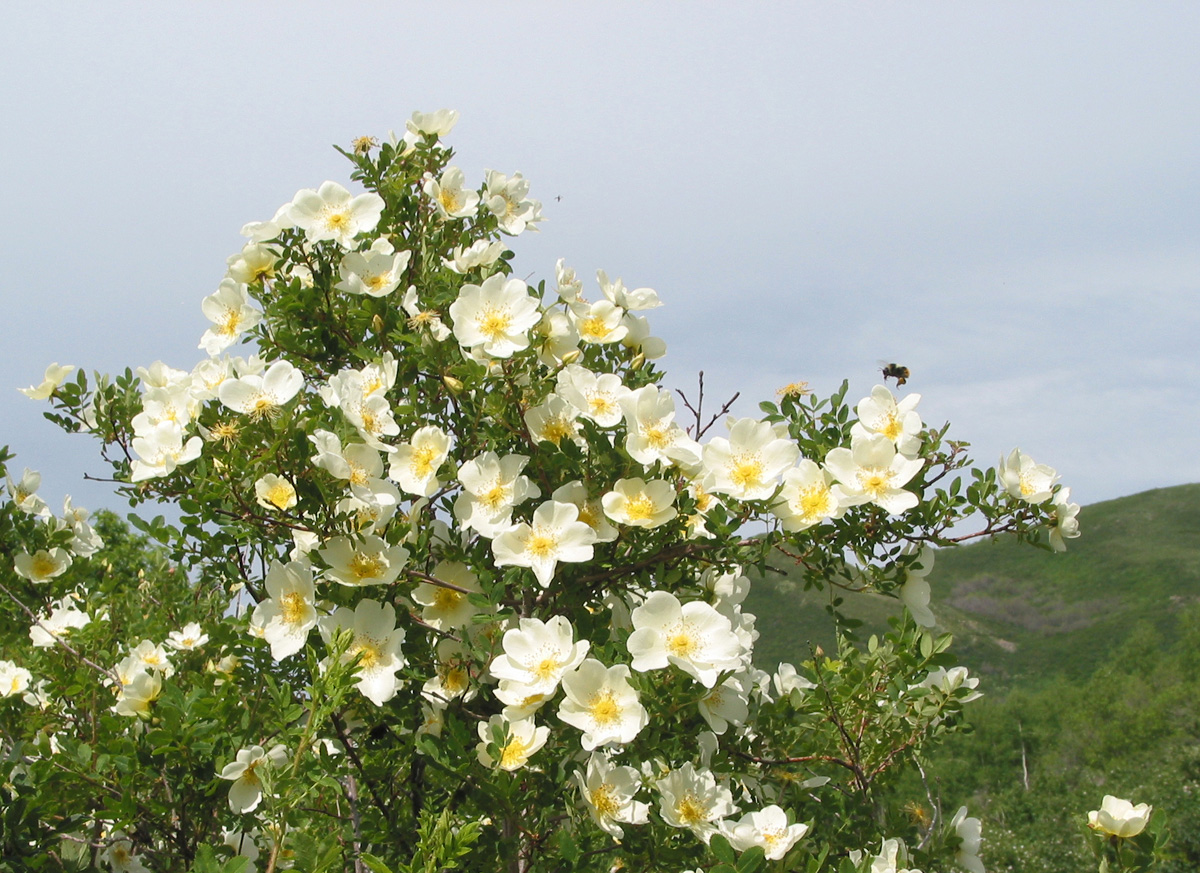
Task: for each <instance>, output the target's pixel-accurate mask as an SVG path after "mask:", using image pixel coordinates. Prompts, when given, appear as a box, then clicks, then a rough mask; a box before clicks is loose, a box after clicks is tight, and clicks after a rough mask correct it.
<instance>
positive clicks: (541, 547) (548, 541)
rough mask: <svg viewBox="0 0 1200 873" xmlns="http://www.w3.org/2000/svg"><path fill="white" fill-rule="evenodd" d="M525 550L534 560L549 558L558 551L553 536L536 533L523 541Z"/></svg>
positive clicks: (540, 532) (556, 542)
mask: <svg viewBox="0 0 1200 873" xmlns="http://www.w3.org/2000/svg"><path fill="white" fill-rule="evenodd" d="M525 550H526V551H527V552H529V554H531V555H533V557H535V558H539V559H545V558H551V557H553V556H554V553H555V552H556V551H557V550H558V540H557V539H556V538H555V537H554V535H553V534H548V533H545V532H542V531H536V532H534V533H533V534H531V535H530V537H529V539H528V540H526V541H525Z"/></svg>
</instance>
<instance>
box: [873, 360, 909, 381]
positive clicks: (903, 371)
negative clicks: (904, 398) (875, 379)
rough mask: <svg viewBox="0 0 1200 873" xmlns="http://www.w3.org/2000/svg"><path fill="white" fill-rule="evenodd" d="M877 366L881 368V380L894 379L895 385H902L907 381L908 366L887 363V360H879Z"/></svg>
mask: <svg viewBox="0 0 1200 873" xmlns="http://www.w3.org/2000/svg"><path fill="white" fill-rule="evenodd" d="M879 366H880V367H882V368H883V381H885V382H886V381H887V380H888V379H895V380H896V384H897V385H903V384H904V383H905V382H907V381H908V377H909V375H910V374H909V372H908V367H902V366H900V365H899V364H889V363H888V362H887V361H880V362H879Z"/></svg>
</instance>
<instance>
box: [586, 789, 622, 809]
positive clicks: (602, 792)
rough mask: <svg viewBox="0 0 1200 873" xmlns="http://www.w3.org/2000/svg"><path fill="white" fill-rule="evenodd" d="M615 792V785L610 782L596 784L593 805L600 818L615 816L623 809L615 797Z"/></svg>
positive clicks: (592, 798)
mask: <svg viewBox="0 0 1200 873" xmlns="http://www.w3.org/2000/svg"><path fill="white" fill-rule="evenodd" d="M614 793H615V791H614V790H613V786H612V785H611V784H610V783H608V782H605V783H603V784H602V785H598V786H596V789H595V790H594V791H593V792H592V796H591V801H592V807H593V808H594V809H595V810H596V815H598V816H599V817H600V818H614V817H616V815H617V813H618V812H620V811H621V807H620V805H619V804H618V803H617V801H616V799H615V798H614V797H613V794H614Z"/></svg>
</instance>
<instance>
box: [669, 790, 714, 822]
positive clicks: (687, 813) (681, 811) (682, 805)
mask: <svg viewBox="0 0 1200 873" xmlns="http://www.w3.org/2000/svg"><path fill="white" fill-rule="evenodd" d="M675 815H676V816H678V818H679V820H680V821H681V822H683V823H684V824H685V825H687V826H688V827H691V826H692V825H697V824H703V823H704V822H706V821H708V804H706V803H705V802H704V800H703V798H699V797H696V795H694V794H692V793H691V792H690V791H689V792H688V793H687V794H685V795H683V797H681V798H679V800H677V801H676V802H675Z"/></svg>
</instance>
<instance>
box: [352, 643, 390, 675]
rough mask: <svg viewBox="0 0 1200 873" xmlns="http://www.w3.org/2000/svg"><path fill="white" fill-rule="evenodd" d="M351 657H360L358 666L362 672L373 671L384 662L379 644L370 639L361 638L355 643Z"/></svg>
mask: <svg viewBox="0 0 1200 873" xmlns="http://www.w3.org/2000/svg"><path fill="white" fill-rule="evenodd" d="M350 655H351V656H354V655H358V656H359V659H358V666H359V668H360V669H362V670H372V669H374V668H375V667H377V666H379V662H380V661H382V660H383V652H382V651H380V648H379V643H377V642H376V641H375V640H373V639H371V638H370V637H359V638H358V639H357V640H356V641H355V645H354V648H353V649H352V650H351V652H350Z"/></svg>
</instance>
